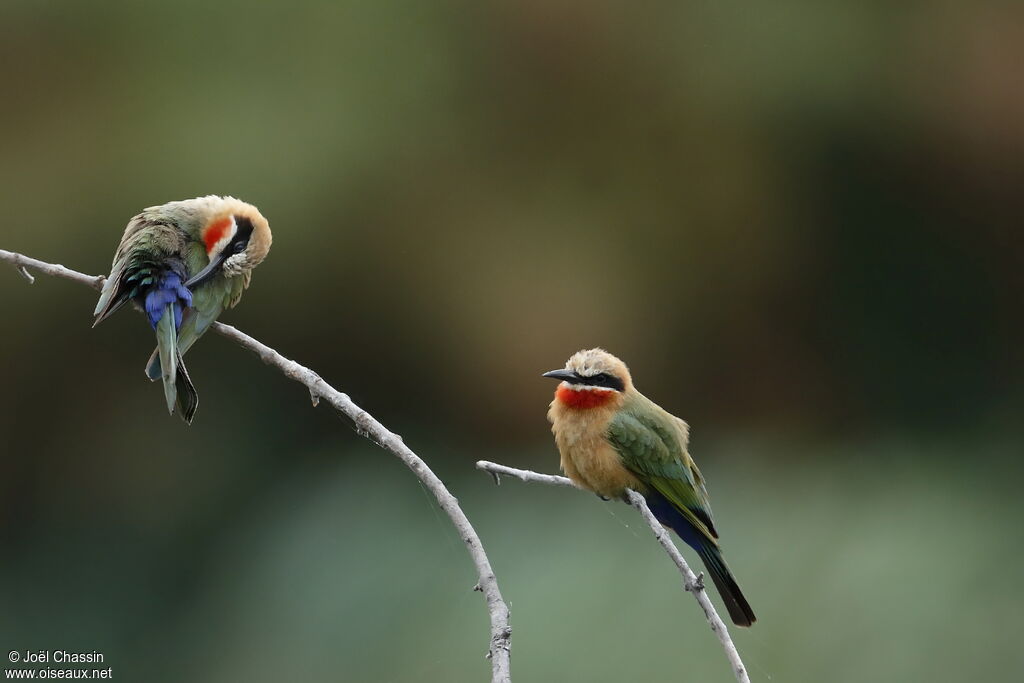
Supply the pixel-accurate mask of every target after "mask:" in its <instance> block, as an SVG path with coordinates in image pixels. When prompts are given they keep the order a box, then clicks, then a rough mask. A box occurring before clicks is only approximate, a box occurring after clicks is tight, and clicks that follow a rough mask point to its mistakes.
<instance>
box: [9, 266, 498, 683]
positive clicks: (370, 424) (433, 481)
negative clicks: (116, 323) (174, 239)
mask: <svg viewBox="0 0 1024 683" xmlns="http://www.w3.org/2000/svg"><path fill="white" fill-rule="evenodd" d="M0 261H6V262H8V263H10V264H12V265H13V266H14V267H15V268H32V269H33V270H36V271H38V272H40V273H43V274H44V275H52V276H54V277H61V278H65V279H67V280H73V281H74V282H78V283H79V284H83V285H88V286H89V287H92V288H93V289H100V288H101V287H102V286H103V280H104V278H103V277H102V276H93V275H86V274H85V273H79V272H78V271H74V270H71V269H70V268H65V267H64V266H61V265H57V264H53V263H46V262H45V261H38V260H36V259H34V258H29V257H28V256H24V255H23V254H17V253H15V252H11V251H4V250H3V249H0ZM212 329H213V330H214V331H215V332H217V333H218V334H221V335H223V336H225V337H227V338H228V339H231V340H233V341H235V342H236V343H238V344H239V345H240V346H243V347H245V348H247V349H249V350H250V351H252V352H254V353H255V354H256V355H257V356H259V357H260V360H262V361H263V362H264V363H266V364H267V365H270V366H273V367H275V368H277V369H278V370H280V371H281V372H282V373H283V374H284V376H285V377H288V378H289V379H293V380H295V381H296V382H299V383H300V384H303V385H305V387H306V388H307V389H309V394H310V398H311V399H312V400H313V404H314V405H316V403H317V400H318V399H319V398H322V399H324V400H326V401H327V402H328V403H330V404H331V405H332V406H333V407H334V408H335V409H336V410H337V411H338V412H340V413H342V414H343V415H345V416H346V417H348V418H349V419H350V420H352V422H353V423H354V424H355V425H356V428H357V431H359V432H360V434H363V435H364V436H366V437H367V438H368V439H370V440H371V441H373V442H374V443H376V444H378V445H380V446H381V448H384V449H385V450H387V451H389V452H391V453H392V454H393V455H395V456H396V457H397V458H398V459H399V460H401V461H402V462H403V463H405V465H406V466H407V467H408V468H409V469H410V470H412V472H413V474H415V475H416V478H417V479H419V480H420V481H421V482H422V483H423V485H424V486H426V487H427V489H429V490H430V492H431V493H433V494H434V497H435V498H436V499H437V502H438V504H439V505H440V506H441V509H442V510H444V511H445V513H446V514H447V515H448V517H449V518H450V519H451V521H452V524H454V525H455V528H456V529H457V530H458V532H459V536H460V537H461V538H462V540H463V542H464V543H465V544H466V548H467V549H468V550H469V555H470V557H471V558H472V560H473V564H474V565H476V570H477V575H478V578H479V584H478V585H479V586H480V590H481V592H482V593H483V594H484V598H485V600H486V601H487V610H488V612H489V613H490V619H491V640H490V646H489V647H488V651H487V658H488V659H490V661H491V681H492V683H509V682H510V681H511V680H512V674H511V652H510V647H511V639H512V629H511V627H510V626H509V611H508V605H507V604H506V603H505V600H504V598H502V596H501V591H500V590H499V588H498V580H497V579H496V578H495V576H494V570H493V569H492V568H491V562H490V560H489V559H488V558H487V553H486V552H484V546H483V544H482V543H481V542H480V537H479V536H478V535H477V533H476V530H475V529H473V525H472V524H471V523H470V521H469V519H468V518H467V517H466V513H465V512H463V511H462V508H461V507H459V502H458V500H457V499H456V498H455V496H453V495H452V494H451V492H450V491H449V490H448V489H447V487H445V485H444V483H443V482H442V481H441V480H440V479H438V477H437V475H436V474H434V472H433V471H432V470H431V469H430V467H429V466H428V465H427V463H426V462H424V461H423V459H422V458H420V457H419V456H418V455H416V454H415V453H414V452H413V451H412V450H411V449H410V448H409V447H408V446H406V445H405V443H404V442H403V441H402V438H401V437H400V436H398V435H397V434H395V433H394V432H392V431H390V430H388V429H387V428H386V427H385V426H384V425H382V424H381V423H380V422H378V421H377V420H376V418H374V417H373V416H372V415H370V414H369V413H368V412H366V411H365V410H363V409H362V408H360V407H359V406H357V405H356V404H355V403H354V402H353V401H352V399H351V398H349V397H348V395H347V394H344V393H342V392H340V391H338V390H337V389H335V388H334V387H332V386H331V385H330V384H328V383H327V382H325V381H324V380H323V379H321V378H320V376H319V375H317V374H316V373H315V372H313V371H312V370H310V369H309V368H307V367H305V366H303V365H300V364H298V363H296V362H295V361H293V360H290V359H288V358H285V357H284V356H282V355H281V354H280V353H278V352H277V351H275V350H274V349H272V348H270V347H269V346H267V345H266V344H264V343H262V342H260V341H258V340H256V339H254V338H252V337H250V336H249V335H247V334H245V333H244V332H242V331H241V330H238V329H237V328H234V327H232V326H231V325H225V324H223V323H214V324H213V328H212Z"/></svg>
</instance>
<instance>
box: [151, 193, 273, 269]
mask: <svg viewBox="0 0 1024 683" xmlns="http://www.w3.org/2000/svg"><path fill="white" fill-rule="evenodd" d="M155 210H156V211H157V212H159V213H161V214H164V215H166V217H167V218H168V219H169V220H170V221H171V222H173V223H174V224H176V225H177V226H178V227H179V228H181V230H183V231H184V232H185V233H186V234H187V235H188V236H189V238H191V239H193V240H196V241H198V242H202V244H203V247H204V248H205V249H206V255H207V257H208V258H209V260H210V261H209V264H208V265H207V266H206V267H205V268H203V269H202V270H200V271H199V272H198V273H196V274H195V275H193V276H192V277H191V278H189V280H188V282H187V283H186V286H188V287H195V286H196V285H198V284H201V283H202V282H205V281H206V280H209V279H210V278H211V277H213V276H214V275H217V274H218V273H220V274H223V275H224V276H225V277H236V276H239V275H245V274H247V273H249V272H251V271H252V269H253V268H255V267H256V266H258V265H259V264H260V262H262V261H263V259H264V258H266V256H267V252H269V251H270V243H271V235H270V224H269V223H268V222H267V219H266V218H264V217H263V214H261V213H260V212H259V209H257V208H256V207H255V206H253V205H252V204H246V203H245V202H243V201H241V200H239V199H235V198H234V197H218V196H217V195H209V196H207V197H196V198H195V199H186V200H184V201H180V202H170V203H169V204H164V205H163V206H161V207H156V209H155Z"/></svg>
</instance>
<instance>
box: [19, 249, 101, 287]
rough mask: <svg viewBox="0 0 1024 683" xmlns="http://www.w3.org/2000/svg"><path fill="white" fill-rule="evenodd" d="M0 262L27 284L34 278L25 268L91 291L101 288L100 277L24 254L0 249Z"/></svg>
mask: <svg viewBox="0 0 1024 683" xmlns="http://www.w3.org/2000/svg"><path fill="white" fill-rule="evenodd" d="M0 261H7V262H8V263H10V264H11V265H12V266H14V267H15V268H17V269H18V270H19V271H20V272H21V274H22V275H24V276H25V277H27V278H28V281H29V282H32V281H33V280H34V278H33V277H32V276H31V275H29V274H28V272H27V271H26V269H27V268H31V269H33V270H37V271H39V272H40V273H42V274H43V275H52V276H53V277H62V278H64V279H65V280H71V281H73V282H77V283H79V284H82V285H86V286H88V287H92V288H93V289H100V288H102V287H103V280H105V279H106V278H104V277H103V276H102V275H86V274H85V273H79V272H78V271H77V270H71V269H70V268H65V267H64V266H62V265H60V264H57V263H47V262H46V261H37V260H36V259H34V258H29V257H28V256H25V255H24V254H18V253H15V252H13V251H4V250H3V249H0Z"/></svg>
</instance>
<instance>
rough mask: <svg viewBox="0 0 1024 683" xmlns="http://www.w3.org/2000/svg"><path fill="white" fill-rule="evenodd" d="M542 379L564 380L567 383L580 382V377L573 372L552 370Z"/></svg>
mask: <svg viewBox="0 0 1024 683" xmlns="http://www.w3.org/2000/svg"><path fill="white" fill-rule="evenodd" d="M541 377H550V378H551V379H557V380H564V381H566V382H573V381H577V380H579V375H577V374H576V373H575V372H573V371H572V370H552V371H551V372H545V373H544V374H543V375H541Z"/></svg>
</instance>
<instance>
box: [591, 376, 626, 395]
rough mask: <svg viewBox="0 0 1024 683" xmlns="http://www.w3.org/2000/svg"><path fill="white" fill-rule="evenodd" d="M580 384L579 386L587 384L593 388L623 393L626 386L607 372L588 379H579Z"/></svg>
mask: <svg viewBox="0 0 1024 683" xmlns="http://www.w3.org/2000/svg"><path fill="white" fill-rule="evenodd" d="M580 379H581V380H583V381H582V382H580V384H588V385H590V386H594V387H608V388H609V389H614V390H615V391H625V389H626V385H625V384H624V383H623V381H622V380H621V379H619V378H618V377H616V376H615V375H609V374H608V373H607V372H599V373H597V374H596V375H591V376H589V377H581V378H580Z"/></svg>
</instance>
